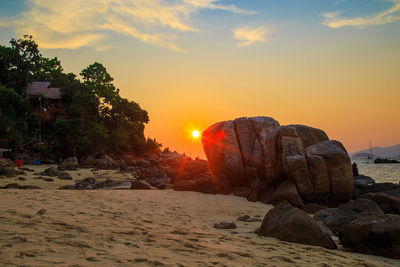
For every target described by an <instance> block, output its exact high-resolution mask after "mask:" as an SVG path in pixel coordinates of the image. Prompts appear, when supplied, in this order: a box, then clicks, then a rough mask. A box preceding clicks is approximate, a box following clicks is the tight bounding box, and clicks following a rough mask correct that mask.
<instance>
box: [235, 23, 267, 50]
mask: <svg viewBox="0 0 400 267" xmlns="http://www.w3.org/2000/svg"><path fill="white" fill-rule="evenodd" d="M269 32H270V30H268V29H267V28H265V27H258V28H249V27H240V28H236V29H235V30H234V31H233V38H235V39H236V40H239V41H241V42H239V43H238V44H237V45H236V46H237V47H246V46H249V45H252V44H254V43H256V42H263V43H265V42H267V40H266V35H267V34H268V33H269Z"/></svg>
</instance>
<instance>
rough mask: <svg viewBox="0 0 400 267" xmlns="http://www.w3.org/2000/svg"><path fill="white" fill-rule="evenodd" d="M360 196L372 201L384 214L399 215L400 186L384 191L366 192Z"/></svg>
mask: <svg viewBox="0 0 400 267" xmlns="http://www.w3.org/2000/svg"><path fill="white" fill-rule="evenodd" d="M361 197H362V198H366V199H370V200H372V201H374V202H375V203H376V204H378V206H379V207H380V208H381V210H383V212H384V213H386V214H397V215H400V188H398V189H395V190H390V191H384V192H377V193H368V194H364V195H362V196H361Z"/></svg>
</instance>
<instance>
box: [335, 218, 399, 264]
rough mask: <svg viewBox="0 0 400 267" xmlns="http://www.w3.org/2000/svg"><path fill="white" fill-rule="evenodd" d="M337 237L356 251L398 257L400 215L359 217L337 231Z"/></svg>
mask: <svg viewBox="0 0 400 267" xmlns="http://www.w3.org/2000/svg"><path fill="white" fill-rule="evenodd" d="M339 239H340V242H341V243H342V244H343V247H347V248H351V249H352V250H354V251H356V252H360V253H367V254H373V255H380V256H385V257H390V258H397V259H400V216H399V215H392V214H384V215H375V216H368V217H360V218H358V219H356V220H353V221H352V222H350V223H349V224H347V225H345V226H344V227H343V228H342V229H341V230H340V231H339Z"/></svg>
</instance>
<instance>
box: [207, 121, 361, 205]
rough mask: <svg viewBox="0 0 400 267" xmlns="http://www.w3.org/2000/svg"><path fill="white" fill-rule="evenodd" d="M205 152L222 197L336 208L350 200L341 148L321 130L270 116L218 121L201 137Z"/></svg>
mask: <svg viewBox="0 0 400 267" xmlns="http://www.w3.org/2000/svg"><path fill="white" fill-rule="evenodd" d="M202 141H203V147H204V151H205V154H206V156H207V158H208V160H209V164H210V167H211V170H212V173H213V175H214V181H215V184H216V188H217V190H218V192H220V193H227V192H233V193H236V192H237V193H238V194H239V195H245V196H246V197H247V199H248V200H250V201H258V200H260V201H262V202H265V203H272V204H276V203H278V202H279V201H282V200H287V201H289V202H290V203H291V204H293V205H295V206H298V207H301V206H303V205H304V203H322V204H328V205H332V206H335V205H337V204H339V203H342V202H346V201H348V200H350V199H351V197H352V194H353V172H352V166H351V162H350V158H349V156H348V154H347V152H346V149H345V148H344V146H343V145H342V144H341V143H340V142H338V141H334V140H329V138H328V136H327V135H326V134H325V132H323V131H322V130H319V129H316V128H312V127H308V126H304V125H288V126H280V124H279V123H278V122H277V121H276V120H274V119H272V118H269V117H252V118H239V119H235V120H233V121H224V122H219V123H216V124H214V125H212V126H211V127H209V128H208V129H207V130H205V131H204V132H203V137H202Z"/></svg>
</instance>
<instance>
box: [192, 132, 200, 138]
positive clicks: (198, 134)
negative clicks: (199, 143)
mask: <svg viewBox="0 0 400 267" xmlns="http://www.w3.org/2000/svg"><path fill="white" fill-rule="evenodd" d="M192 136H193V137H194V138H199V137H200V132H199V131H198V130H194V131H193V132H192Z"/></svg>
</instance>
